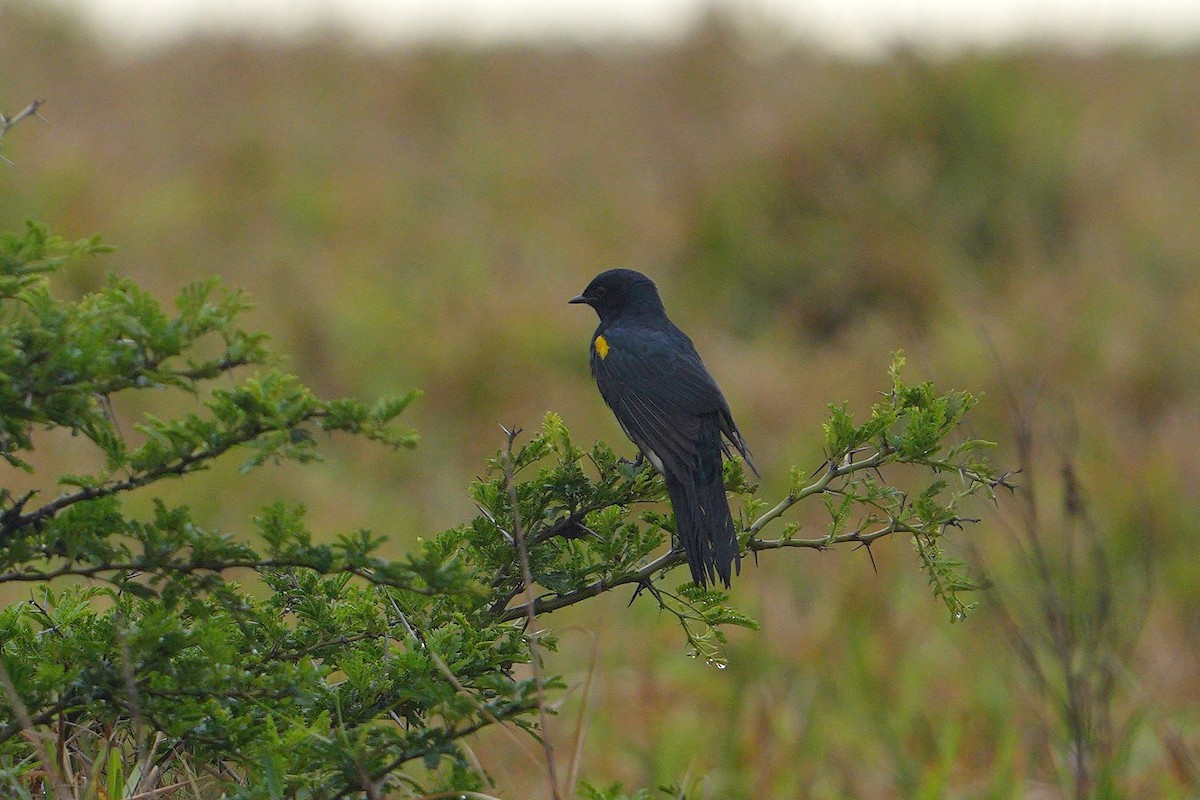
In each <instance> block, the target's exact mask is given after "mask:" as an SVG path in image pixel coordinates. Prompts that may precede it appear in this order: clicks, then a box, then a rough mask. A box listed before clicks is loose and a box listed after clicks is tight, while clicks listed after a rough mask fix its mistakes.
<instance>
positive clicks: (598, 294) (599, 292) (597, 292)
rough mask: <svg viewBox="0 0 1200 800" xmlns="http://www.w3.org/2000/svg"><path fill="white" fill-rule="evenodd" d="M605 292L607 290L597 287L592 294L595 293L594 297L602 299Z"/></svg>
mask: <svg viewBox="0 0 1200 800" xmlns="http://www.w3.org/2000/svg"><path fill="white" fill-rule="evenodd" d="M607 291H608V289H606V288H604V287H603V286H597V287H596V289H595V291H594V293H595V295H596V297H604V294H605V292H607Z"/></svg>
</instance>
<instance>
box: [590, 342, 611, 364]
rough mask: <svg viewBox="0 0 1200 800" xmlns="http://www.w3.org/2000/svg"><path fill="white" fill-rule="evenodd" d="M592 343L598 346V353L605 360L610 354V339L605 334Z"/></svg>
mask: <svg viewBox="0 0 1200 800" xmlns="http://www.w3.org/2000/svg"><path fill="white" fill-rule="evenodd" d="M592 344H593V345H595V347H596V355H598V356H600V360H601V361H603V360H604V358H605V357H606V356H607V355H608V340H607V339H605V338H604V337H603V336H597V337H596V341H594V342H592Z"/></svg>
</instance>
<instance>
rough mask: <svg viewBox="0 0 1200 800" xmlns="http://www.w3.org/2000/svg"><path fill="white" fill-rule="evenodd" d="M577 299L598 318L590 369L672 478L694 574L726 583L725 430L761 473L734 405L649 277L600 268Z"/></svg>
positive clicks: (729, 535)
mask: <svg viewBox="0 0 1200 800" xmlns="http://www.w3.org/2000/svg"><path fill="white" fill-rule="evenodd" d="M570 302H572V303H586V304H587V305H589V306H591V307H592V308H593V309H595V310H596V314H598V315H599V317H600V326H599V327H598V328H596V333H595V335H593V336H592V347H591V351H592V359H591V361H592V376H593V377H594V378H595V379H596V385H597V386H598V387H599V388H600V394H601V396H603V397H604V402H606V403H607V404H608V407H609V408H611V409H612V411H613V414H614V415H615V416H616V418H617V422H619V423H620V424H621V428H622V429H623V430H624V431H625V435H627V436H628V437H629V438H630V439H631V440H633V443H634V444H636V445H637V446H638V448H639V449H640V450H641V452H642V455H644V456H645V457H646V458H648V459H650V463H651V464H653V465H654V466H655V468H657V469H658V471H659V472H660V473H662V476H663V478H664V479H665V480H666V483H667V494H668V496H669V497H670V498H671V508H672V509H673V510H674V511H675V524H676V528H677V529H678V531H679V541H680V543H681V544H682V545H683V550H684V552H685V553H686V554H687V559H688V566H689V567H691V570H692V580H694V581H695V582H696V583H698V584H699V585H700V586H707V585H708V584H709V583H714V584H715V583H716V581H717V579H718V578H720V579H721V582H722V583H724V584H725V586H726V587H728V586H729V580H730V578H731V576H732V571H733V569H734V568H736V569H737V571H738V573H739V574H740V573H741V569H742V560H741V559H742V557H741V553H740V552H739V551H738V545H737V532H736V531H735V529H734V525H733V516H732V515H731V514H730V513H729V500H728V498H726V497H725V483H724V480H723V478H722V471H721V453H722V452H724V454H725V455H726V457H730V458H732V453H730V451H729V447H728V445H726V444H725V442H724V441H723V440H722V439H721V436H722V435H724V436H725V438H726V439H728V440H729V442H730V443H731V444H732V445H733V446H734V447H735V448H737V451H738V452H739V453H741V455H742V458H744V459H746V463H748V464H749V465H750V468H751V469H753V470H754V474H755V475H757V474H758V469H757V468H756V467H755V466H754V459H753V457H752V456H751V455H750V449H749V448H748V447H747V446H746V440H745V439H743V438H742V434H741V432H740V431H738V429H737V425H735V424H734V422H733V416H732V414H730V412H729V403H727V402H726V401H725V396H724V395H722V394H721V390H720V389H719V388H718V387H717V383H716V381H714V380H713V377H712V375H710V374H709V373H708V370H707V369H705V367H704V362H703V361H701V360H700V354H699V353H697V352H696V347H695V345H693V344H692V340H691V339H689V338H688V336H687V334H685V333H684V332H683V331H681V330H679V328H677V327H675V324H674V323H673V322H671V320H669V319H667V312H666V311H665V310H664V309H663V304H662V300H661V299H659V296H658V289H657V288H656V287H655V285H654V282H653V281H651V280H650V279H649V278H647V277H646V276H645V275H643V274H641V273H640V272H634V271H633V270H631V269H612V270H609V271H608V272H602V273H601V274H599V275H597V276H596V277H595V279H594V280H593V281H592V282H591V283H589V284H588V287H587V288H586V289H584V290H583V294H581V295H579V296H578V297H574V298H572V299H571V300H570ZM640 460H641V459H640V458H639V461H640Z"/></svg>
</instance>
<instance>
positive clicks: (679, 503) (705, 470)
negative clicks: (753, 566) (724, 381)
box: [665, 418, 742, 588]
mask: <svg viewBox="0 0 1200 800" xmlns="http://www.w3.org/2000/svg"><path fill="white" fill-rule="evenodd" d="M720 435H721V430H720V426H719V425H718V423H717V421H716V419H715V418H714V419H712V420H707V419H706V420H704V421H703V422H702V424H701V426H700V441H698V442H697V443H696V444H697V447H696V452H697V456H696V461H695V464H694V469H692V470H689V471H687V472H686V473H684V474H678V475H676V474H668V475H666V476H665V478H666V483H667V495H668V496H669V497H670V498H671V508H672V509H674V511H675V525H676V528H677V529H678V531H679V541H680V544H682V545H683V550H684V552H685V553H686V554H687V559H688V566H689V567H690V568H691V571H692V580H694V581H695V582H696V583H697V584H699V585H700V586H707V585H708V584H709V583H713V584H715V583H716V582H717V580H718V579H720V581H721V583H723V584H725V587H726V588H728V587H729V582H730V579H731V578H732V577H733V572H734V570H736V571H737V572H738V573H739V574H740V573H741V571H742V556H741V553H740V552H739V551H738V545H737V531H736V529H735V528H734V524H733V515H732V514H730V512H729V500H728V498H727V497H726V496H725V481H724V478H723V476H722V471H721V452H722V448H721V440H720Z"/></svg>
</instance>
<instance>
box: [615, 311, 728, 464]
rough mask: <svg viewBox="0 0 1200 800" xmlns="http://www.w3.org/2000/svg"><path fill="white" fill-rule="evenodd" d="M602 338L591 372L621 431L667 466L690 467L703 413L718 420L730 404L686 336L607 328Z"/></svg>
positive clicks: (669, 332)
mask: <svg viewBox="0 0 1200 800" xmlns="http://www.w3.org/2000/svg"><path fill="white" fill-rule="evenodd" d="M605 339H606V342H607V344H608V348H607V352H606V354H605V356H604V357H603V358H601V357H600V356H599V355H598V354H596V353H593V356H592V367H593V372H594V373H595V376H596V383H597V385H598V386H599V387H600V393H601V395H603V397H604V400H605V402H607V403H608V405H609V407H610V408H612V410H613V413H614V414H615V415H616V417H617V421H618V422H619V423H620V424H621V427H622V428H623V429H624V431H625V433H626V434H628V435H629V438H630V439H632V440H633V442H634V443H635V444H636V445H638V447H640V448H642V450H643V451H646V452H647V456H649V457H650V458H651V460H652V461H654V460H655V459H657V460H658V461H659V462H660V463H661V465H662V466H664V467H666V468H667V469H668V470H671V471H673V472H675V473H677V474H679V473H680V472H681V471H690V470H692V469H694V465H695V463H696V448H697V443H698V439H699V431H700V426H701V424H702V421H703V419H704V418H706V417H711V415H718V414H719V415H720V417H719V418H721V419H722V421H723V418H724V417H727V416H728V413H729V411H728V409H729V406H728V404H727V403H726V402H725V398H724V397H723V396H722V395H721V390H720V389H719V388H718V387H717V384H716V382H715V381H714V380H713V378H712V376H711V375H710V374H709V373H708V370H707V369H705V367H704V363H703V362H702V361H701V360H700V356H699V355H698V354H697V353H696V349H695V347H693V346H692V343H691V341H690V340H688V339H687V337H686V336H684V335H683V334H681V333H677V332H672V331H669V330H668V331H660V330H652V329H641V330H621V329H610V330H609V331H608V332H606V334H605ZM738 438H739V439H740V436H739V437H738ZM656 466H658V464H656Z"/></svg>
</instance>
